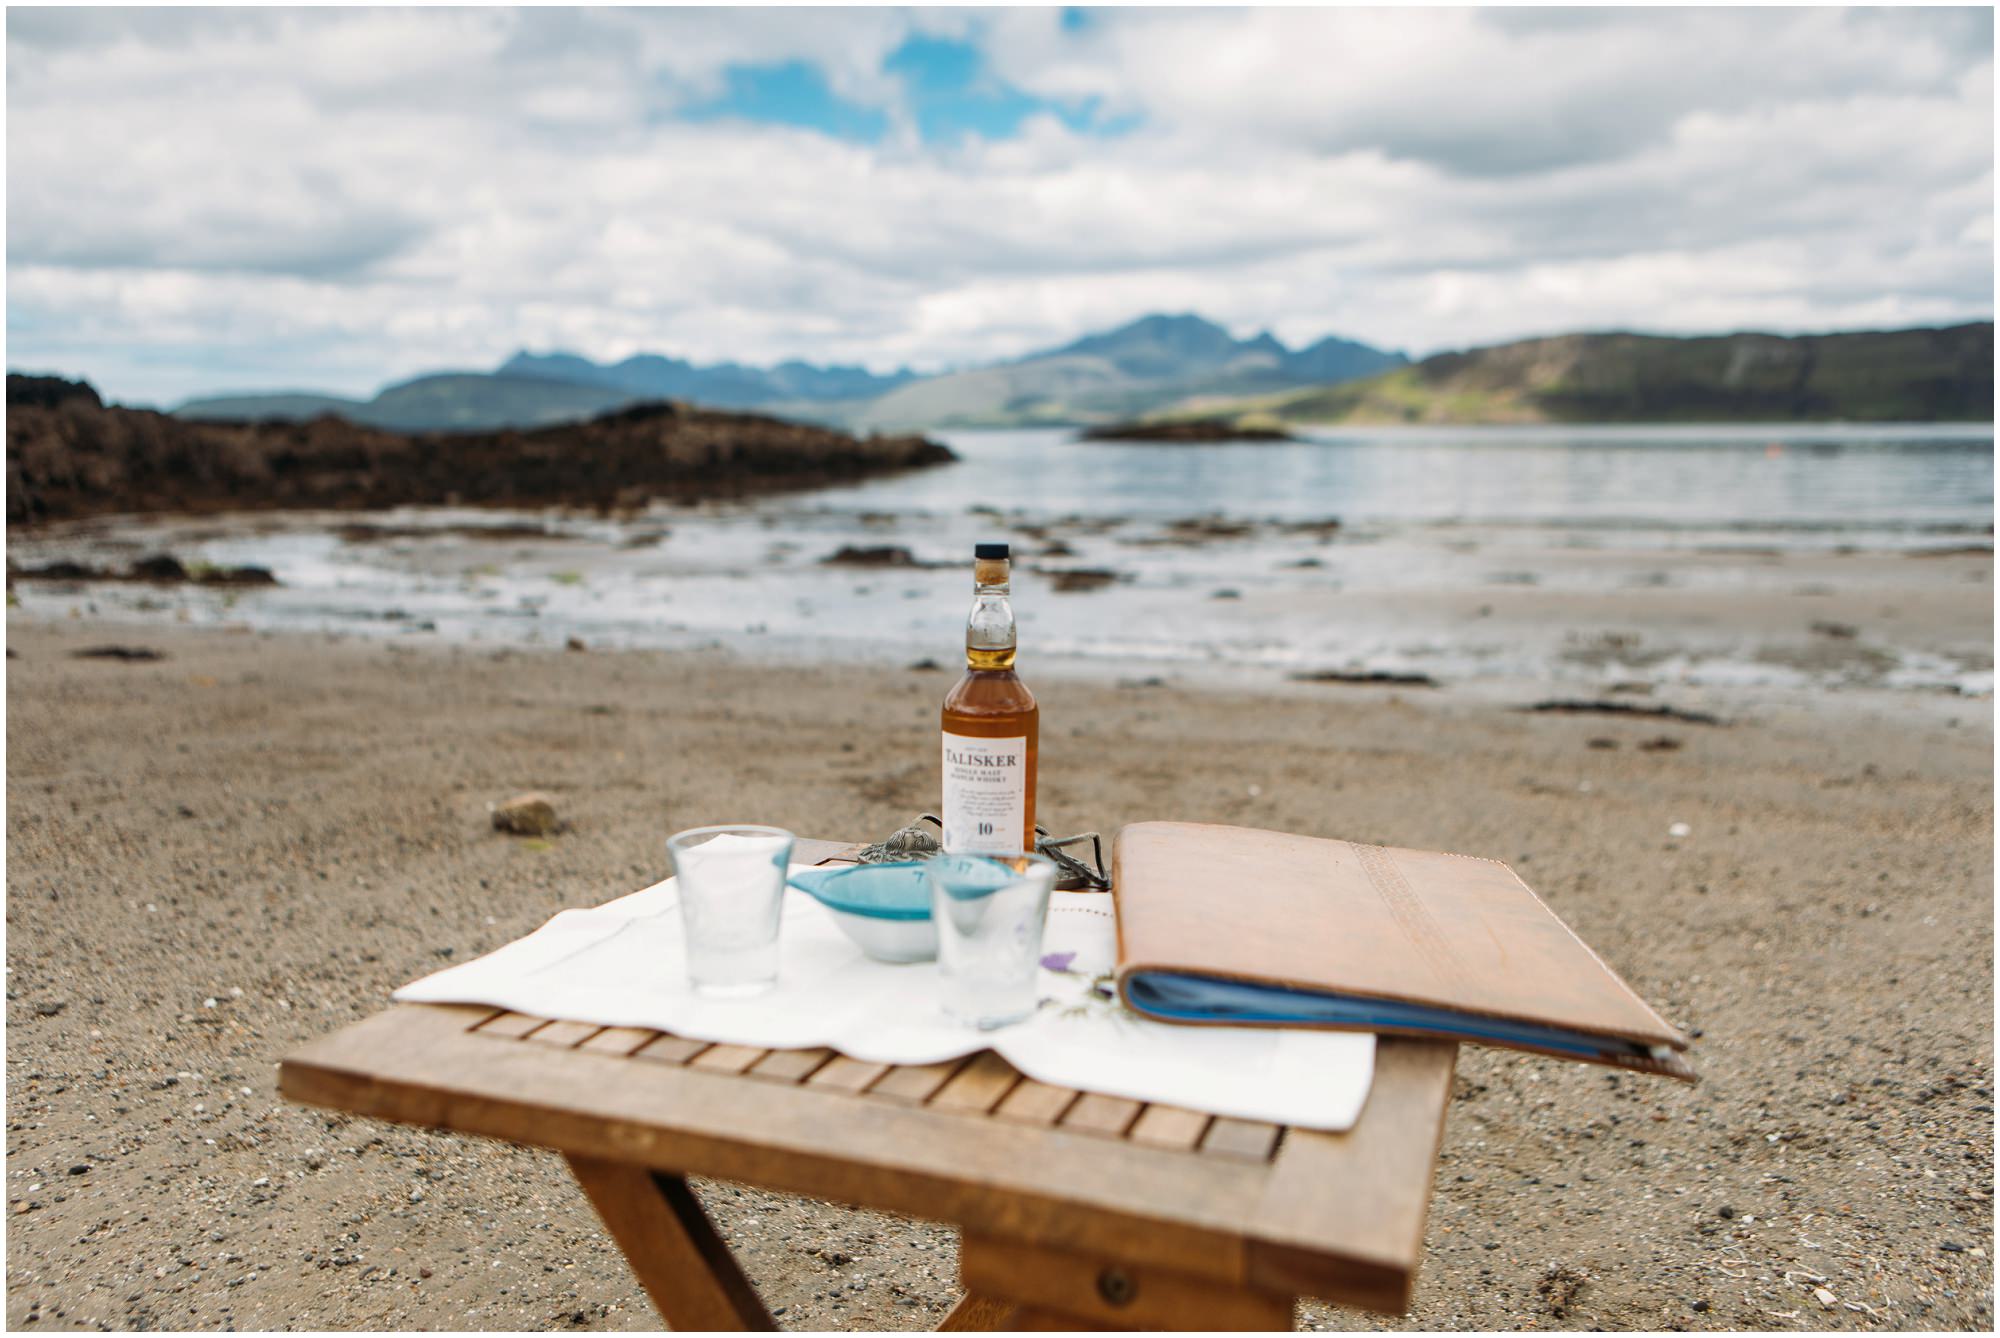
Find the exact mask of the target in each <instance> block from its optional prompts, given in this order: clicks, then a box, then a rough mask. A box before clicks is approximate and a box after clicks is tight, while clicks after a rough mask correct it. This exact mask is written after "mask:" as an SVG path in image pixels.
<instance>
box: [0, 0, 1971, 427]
mask: <svg viewBox="0 0 2000 1338" xmlns="http://www.w3.org/2000/svg"><path fill="white" fill-rule="evenodd" d="M919 30H921V31H927V32H935V33H949V34H958V35H962V36H971V37H974V38H976V39H977V40H978V41H980V42H981V43H982V44H983V45H984V47H985V49H986V50H987V51H988V53H989V55H990V58H991V60H992V61H993V63H994V65H995V67H996V69H997V70H998V72H999V74H1000V75H1001V77H1003V78H1005V79H1007V80H1009V81H1010V82H1012V83H1014V84H1015V85H1016V86H1019V87H1023V88H1027V89H1030V90H1032V91H1035V92H1037V93H1039V94H1041V95H1043V96H1046V97H1050V98H1054V99H1058V100H1061V101H1064V102H1065V103H1068V104H1072V105H1074V104H1076V103H1077V102H1079V101H1080V100H1082V99H1086V98H1090V97H1096V98H1098V99H1099V100H1100V108H1101V111H1102V113H1103V114H1105V115H1130V116H1134V117H1136V118H1138V120H1137V124H1136V127H1135V128H1133V129H1131V130H1129V131H1128V132H1126V133H1122V134H1117V135H1112V136H1101V135H1094V134H1089V133H1077V132H1073V131H1071V130H1069V129H1067V128H1065V127H1064V126H1063V125H1062V124H1061V123H1060V122H1059V121H1057V120H1056V119H1055V118H1053V117H1047V116H1044V117H1037V118H1033V119H1031V120H1030V121H1029V122H1027V123H1026V124H1025V125H1024V126H1023V127H1022V130H1021V132H1020V133H1019V134H1018V135H1017V136H1016V137H1014V138H1011V139H1007V140H1002V141H996V142H985V141H980V140H977V139H974V140H970V141H967V142H965V143H962V144H958V145H953V146H931V145H925V144H923V143H921V142H920V141H919V140H918V139H917V138H916V136H915V134H914V130H913V129H912V123H911V120H910V117H909V115H908V109H907V108H905V107H904V106H903V105H902V103H901V101H900V85H899V83H898V82H897V80H896V79H895V78H894V77H893V76H890V75H888V74H885V73H884V72H883V62H884V60H885V58H886V57H887V55H888V54H889V53H890V52H892V51H894V50H895V49H896V47H897V46H898V45H899V44H900V43H901V42H902V41H904V40H905V39H906V38H907V37H908V36H909V35H910V33H912V32H913V31H919ZM1990 47H1991V27H1990V16H1988V15H1984V14H1979V13H1973V12H1969V11H1956V12H1951V13H1945V14H1938V13H1927V12H1921V11H1886V12H1867V13H1859V14H1855V13H1842V12H1838V11H1821V10H1784V11H1672V12H1651V11H1622V10H1621V11H1615V12H1609V11H1606V12H1599V11H1571V10H1563V11H1521V12H1513V11H1504V12H1503V11H1482V12H1463V11H1431V10H1398V11H1354V10H1341V11H1308V10H1282V11H1256V12H1242V11H1197V10H1174V11H1131V10H1119V11H1098V13H1097V17H1096V19H1095V20H1094V22H1093V23H1092V25H1091V26H1089V27H1088V28H1086V29H1085V30H1084V31H1083V32H1082V33H1080V34H1066V33H1064V32H1063V31H1061V29H1060V25H1059V22H1058V18H1057V16H1056V15H1055V13H1054V12H1053V11H1046V10H1016V11H1005V12H999V13H991V14H979V13H973V12H969V11H957V10H954V11H939V12H925V13H917V14H912V13H909V12H904V11H886V10H868V11H840V10H825V9H810V10H797V9H792V10H768V11H759V10H730V11H721V10H672V11H663V12H661V11H629V10H616V11H607V12H602V13H598V12H580V11H564V10H523V11H482V10H453V9H430V10H404V11H359V12H357V11H337V10H313V11H271V10H264V11H187V10H146V11H136V12H112V11H64V12H62V13H60V14H54V13H50V12H46V11H21V10H16V11H13V12H12V13H10V15H9V17H8V110H9V118H8V153H9V162H8V187H9V208H8V274H9V282H10V293H9V309H8V336H9V338H8V342H9V362H10V364H12V365H16V366H34V367H47V368H57V369H63V370H67V371H70V372H72V373H82V374H86V375H90V376H92V377H94V378H96V379H98V380H99V381H100V383H101V384H102V385H103V386H104V387H105V388H106V389H107V390H108V391H109V392H110V393H112V394H114V395H118V396H123V397H128V398H137V399H157V400H170V399H174V398H178V397H180V396H182V395H185V394H190V393H194V392H198V391H206V390H213V389H219V388H228V387H239V386H257V385H264V386H272V385H310V386H325V387H329V388H334V389H343V390H349V391H365V390H370V389H373V388H374V387H375V386H376V385H377V384H379V383H380V382H381V381H383V380H386V379H388V378H391V377H394V376H400V375H408V374H413V373H416V372H419V371H423V370H428V369H432V368H435V367H441V366H490V365H493V364H494V363H496V362H498V361H499V360H500V359H501V358H503V357H504V356H506V354H507V353H509V352H510V351H512V349H513V348H515V347H517V346H529V347H535V348H550V347H566V348H572V349H576V350H578V351H581V352H584V353H587V354H590V355H593V356H597V357H615V356H622V355H624V354H628V353H631V352H635V351H640V350H662V351H668V352H675V353H680V354H684V355H689V356H694V357H697V358H703V359H720V358H728V357H734V358H739V359H743V360H751V361H767V360H775V359H777V358H781V357H788V356H798V357H804V358H808V359H811V360H814V361H859V362H866V363H869V364H871V365H874V366H877V367H887V366H891V365H895V364H898V363H902V362H910V363H915V364H917V365H920V366H926V367H935V366H940V365H947V364H953V363H961V362H967V361H978V360H985V359H988V358H992V357H996V356H1006V355H1011V354H1015V353H1020V352H1024V351H1027V350H1029V349H1032V348H1034V347H1037V346H1041V345H1045V344H1049V343H1053V342H1058V341H1061V340H1066V339H1068V338H1071V337H1073V336H1075V335H1076V334H1078V333H1081V332H1082V331H1084V330H1086V329H1089V328H1093V327H1101V326H1103V325H1106V324H1109V323H1112V322H1116V321H1120V320H1124V319H1128V318H1130V317H1132V316H1134V315H1137V314H1140V313H1141V312H1144V311H1149V310H1190V309H1191V310H1199V311H1202V312H1205V313H1207V314H1210V315H1212V316H1214V317H1216V318H1217V319H1221V320H1223V321H1225V322H1226V323H1229V324H1231V325H1232V326H1233V327H1235V328H1237V329H1238V330H1239V331H1241V332H1244V333H1248V332H1249V331H1250V330H1253V329H1256V328H1260V327H1264V326H1271V327H1273V328H1275V329H1276V330H1277V331H1278V333H1280V334H1281V335H1282V336H1284V337H1286V338H1287V339H1290V340H1292V341H1295V342H1296V341H1302V340H1307V339H1311V338H1316V337H1318V336H1319V335H1321V334H1324V333H1328V332H1339V333H1343V334H1348V335H1352V336H1355V337H1360V338H1367V339H1372V340H1375V341H1377V342H1381V343H1384V344H1387V345H1391V346H1402V347H1407V348H1409V349H1411V350H1413V351H1427V350H1430V349H1434V348H1440V347H1459V346H1464V345H1466V344H1469V343H1474V342H1479V341H1485V340H1493V339H1501V338H1507V337H1511V336H1515V335H1521V334H1529V333H1546V332H1551V331H1557V330H1562V329H1571V328H1604V327H1608V326H1623V327H1626V328H1644V329H1661V330H1685V331H1691V330H1703V329H1714V328H1724V327H1737V326H1757V327H1762V328H1777V329H1801V328H1832V327H1839V326H1851V325H1857V324H1899V323H1907V322H1917V321H1932V320H1949V319H1956V318H1967V317H1972V316H1985V315H1988V314H1990V312H1991V302H1992V209H1991V202H1992V193H1993V182H1992V167H1993V144H1992V123H1993V122H1992V115H1993V92H1992V67H1991V61H1990V54H1989V53H1990ZM790 60H801V61H808V62H811V63H813V64H814V65H816V66H817V67H818V68H820V69H821V70H822V71H823V72H824V77H825V79H826V81H827V84H828V86H829V87H830V88H832V89H833V90H834V91H835V92H836V93H838V94H839V95H841V96H843V97H846V98H848V99H849V100H851V101H854V102H857V103H863V104H867V105H871V106H875V107H878V108H881V109H883V110H885V111H886V112H888V113H889V114H890V116H891V119H892V126H893V127H894V129H893V132H892V133H891V134H890V135H889V136H887V137H885V139H884V140H883V142H881V143H880V144H877V145H865V144H856V143H847V142H841V141H836V140H832V139H828V138H826V137H824V136H822V135H818V134H815V133H812V132H810V131H807V130H802V129H797V128H789V127H778V126H754V125H745V124H741V123H726V122H719V123H712V124H699V125H697V124H690V123H688V122H685V121H681V120H677V119H676V118H675V117H674V115H673V113H674V110H675V109H676V108H679V107H683V106H686V105H688V104H690V103H694V102H699V101H702V100H703V99H706V98H710V97H713V96H715V95H716V94H717V93H718V92H719V91H720V90H721V89H722V87H723V86H724V71H725V69H726V68H727V67H728V66H729V65H731V64H735V63H744V62H755V63H774V62H783V61H790Z"/></svg>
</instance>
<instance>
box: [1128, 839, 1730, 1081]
mask: <svg viewBox="0 0 2000 1338" xmlns="http://www.w3.org/2000/svg"><path fill="white" fill-rule="evenodd" d="M1112 887H1113V895H1115V896H1116V897H1117V899H1118V940H1119V941H1118V988H1119V993H1120V994H1121V996H1122V997H1123V998H1124V1001H1125V1004H1126V1006H1127V1007H1129V1008H1131V1009H1132V1010H1134V1011H1135V1012H1138V1013H1140V1014H1143V1015H1144V1016H1146V1017H1151V1018H1156V1019H1158V1020H1160V1021H1163V1022H1181V1023H1197V1024H1199V1023H1211V1024H1213V1023H1222V1024H1228V1023H1238V1024H1244V1023H1248V1024H1255V1025H1260V1026H1272V1025H1278V1026H1288V1025H1289V1026H1300V1027H1328V1028H1335V1029H1340V1030H1349V1031H1374V1032H1390V1033H1404V1034H1409V1035H1416V1036H1431V1037H1437V1038H1440V1039H1451V1040H1461V1041H1478V1042H1482V1043H1485V1044H1488V1045H1503V1046H1510V1047H1513V1048H1515V1049H1520V1050H1532V1051H1536V1052H1539V1053H1542V1054H1550V1055H1557V1056H1560V1057H1562V1058H1565V1059H1580V1060H1584V1061H1586V1062H1589V1063H1595V1064H1609V1065H1614V1066H1616V1067H1618V1068H1625V1069H1634V1070H1638V1071H1641V1072H1646V1073H1663V1074H1667V1075H1670V1076H1672V1077H1676V1078H1682V1079H1685V1080H1687V1081H1690V1082H1692V1081H1694V1080H1695V1073H1694V1070H1693V1069H1692V1068H1690V1067H1689V1066H1688V1064H1687V1062H1686V1060H1684V1059H1683V1058H1681V1056H1680V1054H1679V1053H1678V1052H1680V1051H1683V1050H1686V1049H1687V1044H1688V1042H1687V1038H1686V1037H1684V1036H1682V1035H1681V1034H1680V1032H1678V1031H1676V1030H1675V1029H1674V1028H1673V1027H1671V1026H1669V1025H1668V1024H1667V1023H1666V1021H1665V1020H1664V1019H1662V1018H1661V1017H1660V1015H1659V1014H1658V1013H1655V1012H1654V1011H1653V1010H1652V1009H1651V1008H1649V1007H1647V1005H1646V1004H1645V1002H1644V1001H1643V1000H1641V999H1640V998H1639V996H1638V995H1637V994H1634V993H1633V992H1632V989H1631V987H1630V986H1628V985H1626V983H1625V982H1624V981H1622V980H1620V979H1619V978H1618V976H1617V974H1616V973H1614V972H1613V971H1612V970H1611V968H1610V967H1608V966H1606V965H1605V964H1604V962H1603V961H1602V960H1600V959H1599V957H1598V956H1597V954H1596V953H1594V952H1592V951H1591V950H1590V949H1589V948H1588V947H1587V946H1585V944H1584V942H1583V940H1581V939H1579V938H1578V937H1577V936H1576V935H1575V934H1574V933H1572V932H1571V931H1570V929H1569V926H1567V925H1565V924H1564V923H1563V922H1562V921H1561V920H1559V919H1557V918H1556V916H1555V913H1554V912H1553V911H1551V910H1550V909H1549V908H1548V907H1547V906H1545V905H1543V904H1542V901H1541V899H1540V898H1539V897H1537V896H1536V895H1535V894H1534V893H1533V892H1532V891H1530V890H1529V889H1528V885H1527V884H1526V883H1524V882H1522V881H1521V879H1520V878H1519V877H1518V876H1517V875H1516V874H1515V873H1514V871H1513V870H1512V869H1510V868H1509V867H1507V866H1506V865H1505V864H1502V863H1500V862H1499V861H1497V860H1488V859H1477V858H1474V857H1472V856H1468V855H1442V854H1435V853H1431V852H1428V851H1420V850H1398V849H1392V848H1388V847H1384V846H1371V845H1360V844H1357V843H1354V842H1350V841H1329V840H1323V839H1320V838H1318V837H1311V836H1290V835H1287V834H1285V833H1283V832H1267V831H1258V830H1256V829H1253V828H1248V827H1220V826H1212V825H1209V824H1205V823H1192V822H1141V823H1134V824H1133V825H1131V826H1129V827H1126V828H1125V829H1124V830H1123V831H1121V832H1119V833H1118V838H1117V841H1116V842H1115V843H1114V845H1113V848H1112Z"/></svg>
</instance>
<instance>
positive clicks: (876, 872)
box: [789, 861, 937, 962]
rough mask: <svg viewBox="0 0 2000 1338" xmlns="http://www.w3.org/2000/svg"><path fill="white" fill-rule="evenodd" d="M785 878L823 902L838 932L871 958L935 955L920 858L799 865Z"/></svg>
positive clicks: (927, 889) (928, 890)
mask: <svg viewBox="0 0 2000 1338" xmlns="http://www.w3.org/2000/svg"><path fill="white" fill-rule="evenodd" d="M789 881H790V883H791V885H792V886H793V887H796V888H797V889H799V891H801V892H804V893H805V894H806V895H808V896H810V897H811V898H812V899H813V900H815V901H817V902H818V903H819V904H820V905H822V906H824V907H826V909H827V910H828V912H830V913H831V914H832V916H833V922H834V923H835V924H837V925H839V926H840V928H841V931H842V932H843V933H845V934H846V935H847V936H848V937H849V938H851V939H853V940H854V942H855V945H856V946H857V947H859V948H860V949H861V951H863V952H865V953H867V954H868V955H869V956H870V957H873V958H874V959H875V960H876V961H878V962H928V961H931V960H933V959H934V958H936V956H937V924H936V923H935V922H934V921H933V920H932V919H931V885H930V879H929V877H928V876H926V874H925V866H924V864H923V863H922V862H920V861H919V862H911V863H906V864H850V865H846V866H844V867H841V868H833V869H805V870H801V871H800V872H798V873H795V874H793V875H792V876H791V878H790V879H789Z"/></svg>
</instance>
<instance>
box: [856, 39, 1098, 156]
mask: <svg viewBox="0 0 2000 1338" xmlns="http://www.w3.org/2000/svg"><path fill="white" fill-rule="evenodd" d="M883 69H884V70H885V71H887V72H888V73H890V74H892V75H895V76H896V77H897V78H898V79H900V80H901V81H902V84H903V89H904V93H905V98H906V101H907V103H908V106H909V110H910V115H911V117H912V119H913V120H914V121H915V123H916V127H917V133H918V134H920V135H921V136H922V137H923V138H924V140H925V141H926V142H927V143H934V142H938V141H943V140H953V139H958V138H961V137H963V136H965V135H968V134H971V135H978V136H980V137H981V138H984V139H1006V138H1008V137H1009V136H1011V135H1013V134H1015V133H1016V132H1017V131H1019V130H1020V128H1021V123H1022V122H1023V121H1025V120H1027V119H1028V118H1029V117H1031V116H1037V115H1043V114H1046V115H1050V116H1054V117H1055V118H1056V119H1057V120H1059V121H1061V122H1062V123H1063V124H1064V125H1066V126H1068V127H1069V128H1070V129H1071V130H1074V131H1079V132H1091V133H1096V134H1115V133H1119V132H1121V131H1123V130H1126V129H1130V128H1131V126H1132V125H1133V124H1135V123H1136V122H1135V120H1134V119H1133V118H1119V119H1118V120H1117V121H1115V122H1104V121H1101V120H1100V118H1099V116H1098V110H1099V104H1098V100H1097V99H1096V98H1094V97H1093V98H1089V99H1086V100H1084V101H1081V102H1076V103H1064V102H1057V101H1054V100H1051V99H1048V98H1041V97H1036V96H1034V95H1032V94H1029V93H1024V92H1022V91H1021V90H1020V89H1018V88H1015V87H1013V86H1012V85H1010V84H1006V83H1003V82H1001V81H1000V80H999V79H997V78H995V77H994V76H993V74H992V72H991V71H990V70H988V68H987V66H986V59H985V57H984V56H983V55H981V54H980V51H979V48H978V47H977V46H976V45H974V44H973V43H971V42H965V41H958V40H955V39H952V38H944V37H930V36H925V35H922V34H919V35H917V36H913V37H911V38H910V39H909V40H907V41H905V42H904V43H903V44H902V45H901V46H900V47H898V48H896V50H895V51H893V52H891V53H890V55H889V58H888V60H886V61H885V62H884V63H883Z"/></svg>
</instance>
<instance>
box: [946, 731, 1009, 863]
mask: <svg viewBox="0 0 2000 1338" xmlns="http://www.w3.org/2000/svg"><path fill="white" fill-rule="evenodd" d="M1027 821H1028V740H1027V739H1026V737H1022V738H1017V739H975V738H970V737H968V736H966V735H963V734H950V733H947V734H946V735H945V736H944V848H945V849H946V850H949V851H951V852H953V853H954V854H956V853H960V852H964V853H967V854H978V855H1011V854H1014V853H1015V852H1016V851H1018V850H1020V849H1021V836H1022V828H1024V827H1025V826H1026V825H1027Z"/></svg>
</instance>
